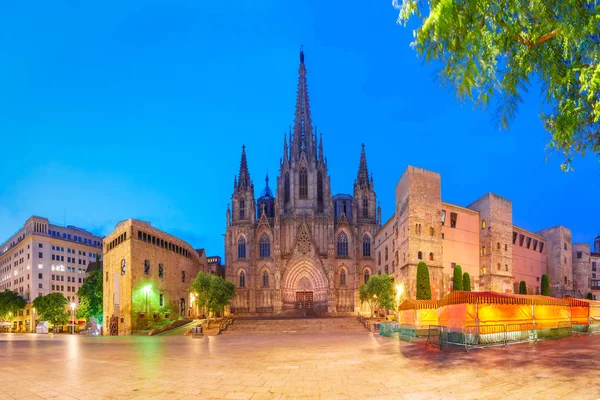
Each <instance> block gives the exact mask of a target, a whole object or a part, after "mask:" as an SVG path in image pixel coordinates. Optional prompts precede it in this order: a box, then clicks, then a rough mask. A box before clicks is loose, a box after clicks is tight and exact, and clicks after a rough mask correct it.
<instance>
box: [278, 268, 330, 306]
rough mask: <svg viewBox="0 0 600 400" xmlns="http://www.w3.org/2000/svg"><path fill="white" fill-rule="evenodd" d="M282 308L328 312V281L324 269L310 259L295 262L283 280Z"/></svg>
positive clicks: (286, 271)
mask: <svg viewBox="0 0 600 400" xmlns="http://www.w3.org/2000/svg"><path fill="white" fill-rule="evenodd" d="M281 292H282V296H281V297H282V303H283V304H282V308H283V310H291V309H307V308H308V309H315V310H320V311H327V300H328V299H327V292H328V280H327V277H326V276H325V273H324V272H323V269H322V267H321V266H320V265H318V264H317V263H316V262H315V261H313V260H312V259H311V258H309V257H302V258H300V259H299V260H294V261H293V262H292V264H291V265H290V266H289V267H288V268H287V269H286V270H285V272H284V274H283V278H282V280H281Z"/></svg>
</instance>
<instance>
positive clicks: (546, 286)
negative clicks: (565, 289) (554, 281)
mask: <svg viewBox="0 0 600 400" xmlns="http://www.w3.org/2000/svg"><path fill="white" fill-rule="evenodd" d="M542 296H550V278H549V277H548V274H543V275H542Z"/></svg>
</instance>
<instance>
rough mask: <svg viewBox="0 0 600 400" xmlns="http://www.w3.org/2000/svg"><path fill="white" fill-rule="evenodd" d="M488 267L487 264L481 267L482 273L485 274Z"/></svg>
mask: <svg viewBox="0 0 600 400" xmlns="http://www.w3.org/2000/svg"><path fill="white" fill-rule="evenodd" d="M485 272H486V269H485V266H483V267H481V275H485Z"/></svg>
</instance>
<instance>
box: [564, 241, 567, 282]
mask: <svg viewBox="0 0 600 400" xmlns="http://www.w3.org/2000/svg"><path fill="white" fill-rule="evenodd" d="M564 247H565V250H566V249H567V244H566V243H565V246H564ZM565 283H566V282H565Z"/></svg>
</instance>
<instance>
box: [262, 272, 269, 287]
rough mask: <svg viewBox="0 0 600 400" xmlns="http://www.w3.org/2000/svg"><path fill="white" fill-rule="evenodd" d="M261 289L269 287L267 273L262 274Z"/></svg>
mask: <svg viewBox="0 0 600 400" xmlns="http://www.w3.org/2000/svg"><path fill="white" fill-rule="evenodd" d="M263 287H264V288H268V287H269V273H268V272H267V271H265V272H263Z"/></svg>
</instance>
